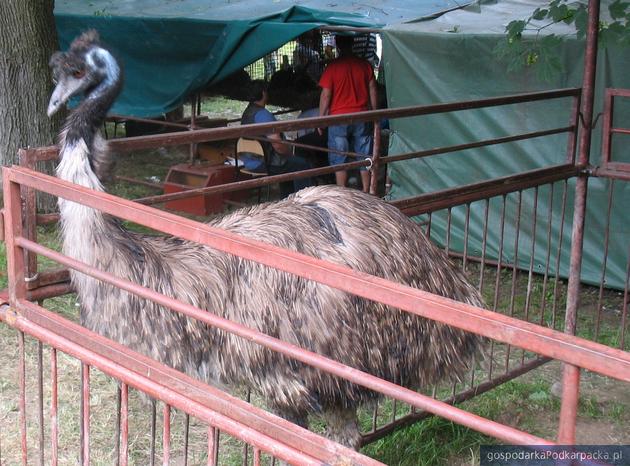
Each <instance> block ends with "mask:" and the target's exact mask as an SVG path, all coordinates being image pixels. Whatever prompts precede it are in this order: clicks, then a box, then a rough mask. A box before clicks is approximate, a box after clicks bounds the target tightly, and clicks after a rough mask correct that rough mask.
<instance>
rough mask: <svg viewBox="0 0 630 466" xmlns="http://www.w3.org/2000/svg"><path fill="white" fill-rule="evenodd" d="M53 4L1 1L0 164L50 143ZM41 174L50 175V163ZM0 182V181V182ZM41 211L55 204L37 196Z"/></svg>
mask: <svg viewBox="0 0 630 466" xmlns="http://www.w3.org/2000/svg"><path fill="white" fill-rule="evenodd" d="M53 6H54V0H1V1H0V163H1V164H2V165H11V164H14V163H17V162H18V157H17V151H18V149H20V148H22V147H39V146H49V145H52V144H53V143H54V139H55V135H56V134H57V131H56V130H57V128H58V127H59V121H60V120H59V118H60V117H58V118H56V119H52V120H51V119H49V118H48V117H47V115H46V108H47V106H48V99H49V97H50V92H51V90H52V80H51V73H50V69H49V68H48V60H49V58H50V56H51V54H52V52H53V51H54V50H55V49H56V48H57V32H56V28H55V22H54V17H53ZM43 165H45V166H40V167H38V169H39V170H42V171H45V172H47V173H50V172H51V171H52V167H53V165H54V164H53V163H46V164H43ZM1 182H2V181H1V180H0V183H1ZM38 204H39V207H40V209H41V210H44V211H51V210H53V209H54V206H55V200H54V199H53V198H51V197H50V196H45V197H44V196H40V199H39V200H38Z"/></svg>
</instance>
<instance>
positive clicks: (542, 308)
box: [539, 183, 554, 325]
mask: <svg viewBox="0 0 630 466" xmlns="http://www.w3.org/2000/svg"><path fill="white" fill-rule="evenodd" d="M553 197H554V184H553V183H551V185H550V186H549V211H548V214H547V252H546V255H545V274H544V276H543V286H542V296H541V298H540V321H539V323H540V325H544V324H545V309H546V307H547V283H548V281H549V263H550V261H551V230H552V225H553Z"/></svg>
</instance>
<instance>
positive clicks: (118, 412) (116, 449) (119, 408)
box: [114, 384, 122, 465]
mask: <svg viewBox="0 0 630 466" xmlns="http://www.w3.org/2000/svg"><path fill="white" fill-rule="evenodd" d="M121 411H122V388H121V386H120V384H118V385H117V386H116V427H115V432H114V438H115V439H116V441H115V442H114V458H115V461H116V465H120V423H121Z"/></svg>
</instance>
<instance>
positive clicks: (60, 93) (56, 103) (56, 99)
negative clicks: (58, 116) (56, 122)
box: [47, 82, 67, 117]
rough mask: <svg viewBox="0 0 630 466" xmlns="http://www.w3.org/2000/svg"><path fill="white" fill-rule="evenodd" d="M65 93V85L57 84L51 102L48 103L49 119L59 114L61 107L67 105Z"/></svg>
mask: <svg viewBox="0 0 630 466" xmlns="http://www.w3.org/2000/svg"><path fill="white" fill-rule="evenodd" d="M65 93H66V92H65V86H64V85H63V83H61V82H60V83H59V84H57V87H55V90H54V91H53V93H52V95H51V96H50V101H49V102H48V111H47V113H48V116H49V117H51V116H53V115H54V114H55V113H57V112H58V111H59V109H60V108H61V106H62V105H63V104H64V103H65V101H66V100H67V97H65V95H64V94H65ZM64 97H65V98H64Z"/></svg>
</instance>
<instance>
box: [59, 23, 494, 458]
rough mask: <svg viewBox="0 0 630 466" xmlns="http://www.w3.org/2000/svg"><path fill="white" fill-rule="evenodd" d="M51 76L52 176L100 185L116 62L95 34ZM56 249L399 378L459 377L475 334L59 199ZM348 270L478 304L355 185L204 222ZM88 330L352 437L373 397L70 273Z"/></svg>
mask: <svg viewBox="0 0 630 466" xmlns="http://www.w3.org/2000/svg"><path fill="white" fill-rule="evenodd" d="M51 66H52V68H53V72H54V77H55V80H56V82H57V86H56V88H55V90H54V93H53V95H52V97H51V100H50V105H49V108H48V113H49V115H51V114H53V113H55V112H56V111H57V110H59V108H60V107H61V106H63V105H64V104H65V102H66V101H67V100H68V99H69V98H70V97H72V96H74V95H77V94H82V95H83V100H82V102H81V103H80V104H79V105H78V106H77V107H76V108H75V109H74V110H73V111H72V112H71V113H70V116H69V117H68V119H67V121H66V125H65V127H64V129H63V131H62V132H61V135H60V151H61V152H60V157H61V161H60V163H59V166H58V168H57V175H58V176H59V177H60V178H63V179H65V180H68V181H71V182H74V183H77V184H80V185H83V186H86V187H89V188H92V189H95V190H98V191H103V186H102V184H101V182H100V180H99V177H102V176H103V175H104V174H105V172H106V171H107V169H108V168H110V164H109V158H108V155H107V151H106V144H105V141H104V140H103V139H102V138H101V136H100V135H99V132H98V128H99V127H100V126H101V125H102V124H103V121H104V119H105V116H106V114H107V111H108V109H109V108H110V106H111V105H112V103H113V101H114V99H115V98H116V97H117V95H118V93H119V91H120V89H121V82H122V81H121V79H122V77H121V72H120V67H119V65H118V63H117V61H116V60H115V59H114V58H113V56H112V55H111V54H110V52H109V51H108V50H107V49H106V48H104V47H103V46H102V45H100V44H99V40H98V35H97V34H96V33H95V32H94V31H90V32H86V33H84V34H83V35H81V36H80V37H78V38H77V39H75V41H74V42H73V43H72V45H71V46H70V49H69V50H68V51H67V52H65V53H61V52H57V53H55V54H54V55H53V57H52V59H51ZM59 207H60V211H61V228H62V236H63V252H64V253H65V254H67V255H69V256H71V257H74V258H76V259H78V260H81V261H83V262H86V263H88V264H90V265H92V266H94V267H97V268H99V269H102V270H106V271H108V272H111V273H113V274H115V275H117V276H119V277H123V278H126V279H129V280H132V281H134V282H137V283H140V284H142V285H144V286H146V287H148V288H151V289H154V290H157V291H159V292H161V293H163V294H165V295H168V296H172V297H175V298H177V299H179V300H181V301H185V302H187V303H190V304H192V305H194V306H197V307H199V308H202V309H207V310H209V311H212V312H214V313H218V314H220V315H221V316H223V317H226V318H228V319H231V320H233V321H236V322H239V323H241V324H244V325H247V326H249V327H252V328H255V329H258V330H260V331H262V332H264V333H266V334H268V335H271V336H274V337H277V338H280V339H282V340H285V341H288V342H291V343H294V344H297V345H299V346H301V347H304V348H307V349H309V350H311V351H315V352H317V353H320V354H323V355H326V356H328V357H330V358H333V359H336V360H338V361H341V362H343V363H344V364H347V365H350V366H352V367H355V368H358V369H360V370H363V371H366V372H369V373H371V374H374V375H376V376H378V377H381V378H383V379H386V380H389V381H392V382H395V383H397V384H401V385H404V386H407V387H423V386H425V387H426V386H428V385H429V384H433V383H434V382H436V381H438V380H440V379H444V378H452V377H456V376H458V375H461V374H462V373H463V371H465V370H466V369H467V368H468V367H469V365H470V363H471V361H472V359H473V355H474V354H475V353H476V352H477V350H478V349H479V346H480V342H481V341H482V340H481V338H480V337H478V336H475V335H473V334H469V333H466V332H462V331H460V330H457V329H454V328H451V327H449V326H446V325H442V324H439V323H436V322H433V321H430V320H426V319H422V318H418V317H416V316H412V315H409V314H407V313H405V312H402V311H400V310H398V309H395V308H391V307H387V306H384V305H382V304H378V303H374V302H371V301H368V300H364V299H361V298H358V297H356V296H353V295H351V294H347V293H345V292H342V291H339V290H335V289H332V288H330V287H327V286H323V285H320V284H318V283H315V282H312V281H309V280H305V279H302V278H299V277H296V276H292V275H291V274H287V273H284V272H280V271H277V270H274V269H270V268H267V267H264V266H262V265H259V264H257V263H254V262H251V261H247V260H244V259H240V258H238V257H234V256H231V255H229V254H225V253H222V252H219V251H216V250H213V249H211V248H207V247H204V246H201V245H198V244H195V243H191V242H187V241H183V240H181V239H178V238H174V237H168V236H151V235H144V234H139V233H135V232H132V231H128V230H127V229H125V228H124V227H123V226H122V225H121V223H120V222H119V221H118V220H116V219H115V218H112V217H110V216H108V215H104V214H102V213H101V212H99V211H96V210H94V209H91V208H88V207H85V206H82V205H79V204H76V203H74V202H69V201H66V200H63V199H60V200H59ZM210 224H211V225H212V226H214V227H218V228H223V229H225V230H228V231H230V232H232V233H236V234H239V235H243V236H246V237H249V238H253V239H257V240H261V241H265V242H269V243H272V244H275V245H278V246H282V247H285V248H287V249H291V250H293V251H297V252H300V253H303V254H308V255H311V256H315V257H319V258H322V259H326V260H328V261H331V262H335V263H339V264H343V265H347V266H349V267H351V268H353V269H355V270H359V271H362V272H365V273H368V274H373V275H376V276H379V277H383V278H386V279H388V280H392V281H395V282H398V283H403V284H406V285H409V286H412V287H416V288H420V289H423V290H427V291H430V292H432V293H436V294H438V295H442V296H446V297H449V298H452V299H455V300H458V301H463V302H466V303H470V304H473V305H476V306H480V305H482V301H481V298H480V296H479V293H478V292H477V290H476V289H475V288H474V287H473V286H471V285H470V284H469V283H468V282H467V281H466V279H465V277H464V275H463V274H462V273H461V272H460V271H459V270H458V269H457V268H456V267H454V266H453V265H452V264H451V263H450V262H449V259H448V258H447V256H446V255H445V254H444V252H443V251H441V250H439V249H438V248H437V247H435V246H433V245H432V244H431V243H430V241H428V240H427V238H426V237H425V236H424V234H423V232H422V230H421V229H420V228H419V227H418V226H417V225H416V224H414V223H413V222H412V221H410V220H409V219H407V218H406V217H405V216H404V215H403V214H402V213H401V212H399V211H398V210H397V209H395V208H394V207H392V206H390V205H388V204H387V203H385V202H382V201H380V200H379V199H376V198H374V197H372V196H370V195H367V194H363V193H361V192H359V191H356V190H350V189H341V188H337V187H333V186H322V187H316V188H309V189H305V190H303V191H300V192H298V193H296V194H295V195H292V196H290V197H288V198H286V199H284V200H282V201H279V202H275V203H268V204H264V205H259V206H255V207H251V208H246V209H243V210H239V211H236V212H234V213H232V214H229V215H226V216H224V217H222V218H218V219H215V220H213V221H212V222H211V223H210ZM71 275H72V281H73V284H74V286H75V288H76V292H77V294H78V300H79V302H80V305H81V320H82V323H83V324H84V325H85V326H87V327H88V328H90V329H92V330H94V331H96V332H98V333H100V334H102V335H104V336H106V337H109V338H111V339H113V340H116V341H118V342H121V343H123V344H126V345H128V346H129V347H131V348H133V349H134V350H137V351H139V352H141V353H144V354H146V355H148V356H151V357H153V358H155V359H157V360H158V361H161V362H163V363H165V364H167V365H169V366H172V367H174V368H176V369H179V370H181V371H183V372H186V373H188V374H190V375H192V376H195V377H198V378H200V379H202V380H205V381H208V382H210V383H215V382H217V383H223V384H227V385H230V386H247V387H250V388H251V389H252V390H254V391H258V392H259V393H260V394H261V395H262V396H263V398H264V399H265V401H266V403H267V405H268V406H269V408H271V409H272V410H274V411H275V412H276V413H279V414H280V415H282V416H283V417H285V418H287V419H290V420H293V421H294V422H297V423H299V424H302V425H306V422H307V415H308V414H309V413H321V414H323V416H324V417H325V420H326V422H327V425H328V432H329V435H330V437H331V438H332V439H334V440H337V441H339V442H341V443H344V444H346V445H349V446H352V447H357V446H358V442H359V431H358V427H357V420H356V409H357V407H358V406H359V404H360V403H362V402H365V401H368V400H371V399H373V398H374V394H373V393H372V392H370V391H369V390H366V389H364V388H362V387H360V386H357V385H354V384H351V383H348V382H346V381H343V380H341V379H339V378H336V377H334V376H331V375H328V374H326V373H324V372H321V371H318V370H315V369H313V368H310V367H308V366H306V365H303V364H301V363H298V362H295V361H292V360H289V359H288V358H285V357H283V356H280V355H278V354H275V353H273V352H272V351H269V350H267V349H265V348H263V347H261V346H258V345H256V344H253V343H250V342H248V341H244V340H242V339H241V338H238V337H236V336H233V335H231V334H228V333H225V332H223V331H219V330H216V329H214V328H210V327H208V326H207V325H205V324H202V323H199V322H196V321H193V320H191V319H188V318H186V317H183V316H181V315H179V314H177V313H175V312H171V311H170V310H167V309H164V308H162V307H160V306H158V305H156V304H153V303H151V302H148V301H145V300H143V299H140V298H138V297H136V296H133V295H131V294H129V293H126V292H124V291H121V290H119V289H116V288H114V287H112V286H110V285H108V284H105V283H101V282H99V281H97V280H95V279H92V278H90V277H88V276H86V275H83V274H81V273H78V272H72V274H71Z"/></svg>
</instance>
